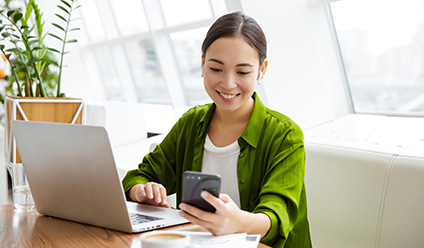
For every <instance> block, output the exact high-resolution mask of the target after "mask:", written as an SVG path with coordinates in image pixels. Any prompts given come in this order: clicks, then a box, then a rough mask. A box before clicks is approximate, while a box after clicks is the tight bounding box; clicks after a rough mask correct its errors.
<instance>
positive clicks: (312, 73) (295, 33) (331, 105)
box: [241, 0, 352, 128]
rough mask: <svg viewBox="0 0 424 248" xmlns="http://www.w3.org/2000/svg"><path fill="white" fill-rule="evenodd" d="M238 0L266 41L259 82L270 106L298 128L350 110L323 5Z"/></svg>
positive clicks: (301, 1) (306, 1) (308, 1)
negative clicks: (264, 67) (265, 60)
mask: <svg viewBox="0 0 424 248" xmlns="http://www.w3.org/2000/svg"><path fill="white" fill-rule="evenodd" d="M314 2H315V1H314ZM241 3H242V8H243V11H244V13H245V14H247V15H249V16H252V17H253V18H254V19H256V21H257V22H258V23H259V25H261V27H262V28H263V30H264V32H265V35H266V37H267V40H268V60H269V66H268V70H267V74H266V76H265V78H264V82H263V84H264V88H265V93H266V96H267V100H268V106H269V107H270V108H272V109H275V110H277V111H279V112H282V113H284V114H286V115H288V116H289V117H291V118H292V119H293V120H295V121H296V122H298V124H300V125H301V126H302V127H303V128H306V127H310V126H313V125H316V124H319V123H322V122H325V121H328V120H331V119H334V118H336V117H340V116H343V115H345V114H348V113H350V112H351V111H352V110H351V103H350V98H349V96H348V92H347V88H346V84H345V78H344V74H343V70H342V67H341V64H340V58H339V55H338V48H337V45H336V44H337V43H336V40H335V38H334V36H333V33H332V26H331V25H330V22H329V19H328V18H329V17H328V15H327V8H326V5H323V4H319V3H315V4H313V3H312V0H284V1H281V0H264V1H255V0H241Z"/></svg>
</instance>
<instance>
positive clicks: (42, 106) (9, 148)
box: [5, 96, 85, 166]
mask: <svg viewBox="0 0 424 248" xmlns="http://www.w3.org/2000/svg"><path fill="white" fill-rule="evenodd" d="M5 108H6V126H5V132H6V133H5V140H6V142H5V152H6V153H5V155H6V164H7V165H8V166H9V165H11V164H17V163H21V158H20V157H19V152H18V150H17V147H16V144H15V141H14V139H13V137H12V135H11V134H10V121H11V120H25V121H43V122H60V123H70V124H84V123H85V105H84V102H83V101H82V99H79V98H55V97H52V98H45V97H11V96H8V97H6V99H5Z"/></svg>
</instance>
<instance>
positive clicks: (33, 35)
mask: <svg viewBox="0 0 424 248" xmlns="http://www.w3.org/2000/svg"><path fill="white" fill-rule="evenodd" d="M59 2H60V3H59V5H57V8H58V13H56V14H55V15H56V17H57V18H58V20H59V22H55V23H52V25H53V26H54V27H55V28H56V31H58V32H59V33H60V34H53V33H48V32H45V31H44V25H45V21H43V20H42V17H43V13H42V12H41V10H40V8H39V6H38V5H37V4H36V2H35V0H29V1H28V2H25V6H26V8H25V12H24V13H23V12H22V10H20V9H10V8H8V7H7V6H8V5H6V6H5V7H4V8H1V9H0V17H1V18H0V34H1V37H0V42H1V43H0V50H1V52H3V53H4V54H5V56H6V58H7V59H8V61H9V64H10V72H11V75H10V76H9V77H8V80H9V81H10V82H11V85H10V86H9V87H8V88H7V89H6V90H8V92H9V93H12V94H14V92H15V91H16V95H18V96H41V97H46V96H52V95H53V94H54V93H53V89H54V88H55V87H56V94H55V95H56V97H62V96H64V94H63V93H62V92H61V80H62V69H63V67H64V64H63V61H64V55H65V54H67V53H68V52H67V51H66V50H65V48H66V45H67V44H69V43H75V42H77V40H76V39H68V34H69V33H70V32H73V31H77V30H79V28H71V26H70V24H71V22H72V19H71V17H72V13H73V11H75V10H76V9H77V8H79V7H80V5H78V4H77V0H60V1H59ZM47 35H50V36H52V37H54V38H55V39H57V40H59V41H60V42H61V48H60V49H55V48H52V47H48V46H47V45H46V44H45V38H46V37H47ZM53 53H57V54H58V55H59V61H60V62H59V63H58V62H57V61H58V59H57V58H56V57H55V56H54V55H53ZM52 67H56V70H58V73H56V72H55V71H54V68H53V69H52ZM46 89H47V91H46Z"/></svg>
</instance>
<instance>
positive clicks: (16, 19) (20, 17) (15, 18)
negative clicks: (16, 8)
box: [13, 12, 24, 23]
mask: <svg viewBox="0 0 424 248" xmlns="http://www.w3.org/2000/svg"><path fill="white" fill-rule="evenodd" d="M22 16H24V15H22V14H21V13H19V12H18V13H16V14H14V15H13V22H14V23H17V22H18V21H19V20H20V19H22Z"/></svg>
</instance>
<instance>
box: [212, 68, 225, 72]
mask: <svg viewBox="0 0 424 248" xmlns="http://www.w3.org/2000/svg"><path fill="white" fill-rule="evenodd" d="M209 69H210V70H211V71H214V72H220V71H222V70H221V69H218V68H213V67H209Z"/></svg>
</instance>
